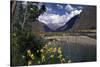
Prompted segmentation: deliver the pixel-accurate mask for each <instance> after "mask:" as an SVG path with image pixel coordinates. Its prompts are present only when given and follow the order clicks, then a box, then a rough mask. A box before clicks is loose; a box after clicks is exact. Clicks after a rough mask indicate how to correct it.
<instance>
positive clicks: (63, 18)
mask: <svg viewBox="0 0 100 67" xmlns="http://www.w3.org/2000/svg"><path fill="white" fill-rule="evenodd" d="M81 12H82V10H74V11H72V12H71V13H70V14H68V13H67V14H65V15H58V14H49V13H46V12H45V13H44V14H42V15H40V16H39V17H38V20H39V21H40V22H42V23H44V24H46V25H47V26H48V27H49V28H50V29H52V30H56V29H58V28H59V27H61V26H63V25H65V24H66V23H67V22H68V21H69V20H70V19H71V18H72V17H74V16H76V15H78V14H80V13H81Z"/></svg>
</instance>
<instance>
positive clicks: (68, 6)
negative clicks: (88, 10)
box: [65, 4, 75, 12]
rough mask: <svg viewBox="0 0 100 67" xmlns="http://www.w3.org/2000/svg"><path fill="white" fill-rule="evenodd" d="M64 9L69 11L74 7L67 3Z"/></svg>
mask: <svg viewBox="0 0 100 67" xmlns="http://www.w3.org/2000/svg"><path fill="white" fill-rule="evenodd" d="M65 10H66V11H67V12H71V11H73V10H75V8H73V7H72V6H71V5H69V4H68V5H66V6H65Z"/></svg>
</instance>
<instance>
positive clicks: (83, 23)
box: [71, 6, 96, 31]
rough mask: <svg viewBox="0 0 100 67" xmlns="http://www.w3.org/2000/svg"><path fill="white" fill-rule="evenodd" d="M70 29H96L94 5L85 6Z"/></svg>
mask: <svg viewBox="0 0 100 67" xmlns="http://www.w3.org/2000/svg"><path fill="white" fill-rule="evenodd" d="M75 23H76V24H75V25H74V26H73V27H72V29H71V30H72V31H75V30H95V29H96V7H95V6H91V7H89V6H88V7H86V9H85V10H83V12H82V13H81V14H80V18H79V19H78V20H77V21H76V22H75Z"/></svg>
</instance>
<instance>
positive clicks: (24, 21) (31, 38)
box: [11, 1, 68, 66]
mask: <svg viewBox="0 0 100 67" xmlns="http://www.w3.org/2000/svg"><path fill="white" fill-rule="evenodd" d="M14 3H16V9H15V8H14V7H13V5H14ZM22 3H23V1H17V2H15V1H14V2H13V1H11V11H12V10H14V11H15V12H11V66H23V65H34V64H36V65H37V64H53V63H65V62H68V59H65V58H64V56H63V55H62V51H61V48H60V47H57V46H50V45H51V44H53V45H56V44H57V43H56V42H55V41H53V42H51V41H48V40H45V39H43V38H44V36H42V35H40V34H39V33H38V34H36V33H35V32H33V31H32V23H34V21H35V20H36V18H37V17H38V16H39V15H40V14H42V13H43V12H45V11H46V8H45V5H42V6H41V8H40V9H39V8H38V6H37V5H38V4H39V3H37V2H35V3H34V4H37V5H33V2H26V4H25V5H23V4H22Z"/></svg>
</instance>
